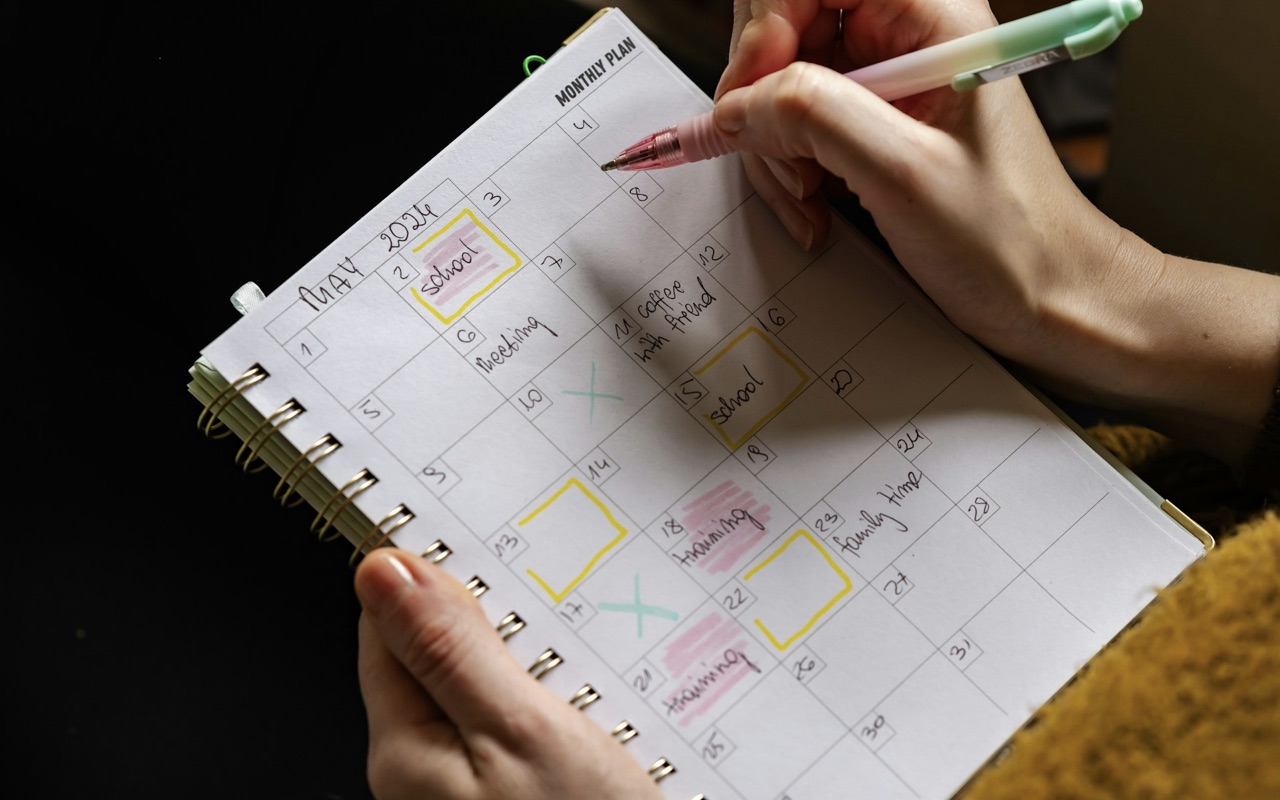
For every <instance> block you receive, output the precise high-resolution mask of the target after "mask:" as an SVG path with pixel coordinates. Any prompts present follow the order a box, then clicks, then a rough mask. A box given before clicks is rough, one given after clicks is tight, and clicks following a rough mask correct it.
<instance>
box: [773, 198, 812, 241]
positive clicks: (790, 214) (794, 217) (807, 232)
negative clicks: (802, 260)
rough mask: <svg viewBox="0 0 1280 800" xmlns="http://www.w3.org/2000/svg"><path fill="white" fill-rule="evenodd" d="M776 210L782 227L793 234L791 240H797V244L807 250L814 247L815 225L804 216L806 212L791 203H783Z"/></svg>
mask: <svg viewBox="0 0 1280 800" xmlns="http://www.w3.org/2000/svg"><path fill="white" fill-rule="evenodd" d="M776 210H777V212H778V219H780V220H782V226H783V227H784V228H786V229H787V233H789V234H791V238H792V239H795V240H796V244H798V245H800V246H801V247H802V248H804V249H805V250H808V249H809V248H810V247H812V246H813V223H812V222H810V221H809V218H808V217H806V216H805V215H804V212H803V211H801V210H800V209H799V208H798V207H797V206H795V205H792V204H791V203H783V204H782V205H781V206H780V207H779V208H778V209H776Z"/></svg>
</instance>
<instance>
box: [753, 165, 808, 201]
mask: <svg viewBox="0 0 1280 800" xmlns="http://www.w3.org/2000/svg"><path fill="white" fill-rule="evenodd" d="M761 160H763V161H764V163H765V165H766V166H767V167H769V171H770V172H772V173H773V177H775V178H777V179H778V183H780V184H782V188H783V189H786V190H787V191H788V192H790V193H791V196H792V197H794V198H795V199H797V200H803V199H804V181H802V180H801V179H800V170H798V169H796V168H795V167H793V166H791V165H790V164H788V163H787V162H785V161H779V160H778V159H776V158H770V157H768V156H762V157H761Z"/></svg>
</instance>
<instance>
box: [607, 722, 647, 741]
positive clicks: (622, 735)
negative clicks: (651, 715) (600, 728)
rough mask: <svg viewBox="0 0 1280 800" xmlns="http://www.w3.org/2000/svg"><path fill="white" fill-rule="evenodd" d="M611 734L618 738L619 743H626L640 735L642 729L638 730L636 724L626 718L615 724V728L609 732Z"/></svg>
mask: <svg viewBox="0 0 1280 800" xmlns="http://www.w3.org/2000/svg"><path fill="white" fill-rule="evenodd" d="M609 735H610V736H612V737H613V738H615V739H617V740H618V743H619V744H626V743H627V742H629V741H631V740H632V739H634V738H636V737H637V736H639V735H640V731H638V730H636V728H635V726H634V725H632V724H631V723H630V722H628V721H627V720H625V719H624V720H623V721H622V722H619V723H618V724H617V725H614V726H613V730H612V731H610V732H609Z"/></svg>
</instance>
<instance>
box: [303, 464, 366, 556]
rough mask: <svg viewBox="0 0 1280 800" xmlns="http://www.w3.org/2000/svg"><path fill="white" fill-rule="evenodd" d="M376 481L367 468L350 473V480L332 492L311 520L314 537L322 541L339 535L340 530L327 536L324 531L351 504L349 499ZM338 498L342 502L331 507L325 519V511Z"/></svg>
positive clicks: (353, 498)
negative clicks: (348, 491) (330, 511)
mask: <svg viewBox="0 0 1280 800" xmlns="http://www.w3.org/2000/svg"><path fill="white" fill-rule="evenodd" d="M377 482H378V478H377V476H375V475H374V474H373V473H372V472H370V471H369V470H368V469H367V468H362V469H361V470H360V471H359V472H357V473H356V474H355V475H352V476H351V480H349V481H347V482H346V483H344V484H343V485H342V488H341V489H339V490H338V491H336V492H334V493H333V495H332V496H331V497H330V498H329V499H328V500H326V501H325V503H324V505H323V506H321V508H320V511H319V513H317V514H316V518H315V519H313V520H312V521H311V532H312V533H314V534H315V535H316V538H317V539H319V540H320V541H322V542H328V541H332V540H333V539H335V538H337V537H338V536H341V535H342V534H341V532H340V531H337V530H335V531H334V532H333V533H332V534H330V535H329V536H325V533H326V532H327V531H328V530H329V528H330V527H332V526H333V522H334V520H336V519H337V518H338V515H339V514H341V513H342V512H343V510H344V509H345V508H346V507H347V506H349V505H351V501H353V500H355V499H356V497H358V496H359V495H360V493H361V492H363V491H365V490H366V489H368V488H369V487H370V486H372V485H374V484H375V483H377ZM353 487H354V488H353ZM348 489H351V490H352V491H351V494H347V490H348ZM338 498H342V502H341V503H338V505H337V506H336V507H334V508H333V513H332V514H330V515H329V518H328V519H327V520H326V519H325V513H326V512H328V511H329V508H330V507H331V506H333V504H334V501H336V500H337V499H338ZM321 522H323V523H324V525H323V526H322V525H321V524H320V523H321Z"/></svg>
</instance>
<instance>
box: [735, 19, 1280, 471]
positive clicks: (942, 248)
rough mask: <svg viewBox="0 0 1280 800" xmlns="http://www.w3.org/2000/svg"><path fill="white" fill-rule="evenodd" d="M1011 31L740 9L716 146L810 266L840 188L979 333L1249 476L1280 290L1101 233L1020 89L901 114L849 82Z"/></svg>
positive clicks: (937, 98)
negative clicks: (826, 198) (1245, 461)
mask: <svg viewBox="0 0 1280 800" xmlns="http://www.w3.org/2000/svg"><path fill="white" fill-rule="evenodd" d="M994 24H995V19H994V18H993V17H992V15H991V12H990V9H989V8H988V6H987V4H986V3H985V2H982V1H981V0H822V1H821V2H819V0H754V2H750V3H747V2H738V3H736V4H735V26H734V35H733V42H732V46H731V50H730V53H731V55H730V61H729V65H728V67H727V68H726V70H725V73H724V76H723V77H722V79H721V82H720V86H719V88H718V90H717V102H716V108H715V121H716V125H717V128H718V129H719V130H720V132H721V134H722V135H724V136H725V137H726V138H728V139H730V140H731V141H733V142H734V143H735V144H736V145H737V146H738V148H739V150H740V152H742V154H743V163H744V165H745V166H746V168H747V172H748V175H749V176H750V177H751V180H752V182H753V184H754V185H755V186H756V188H757V191H758V192H759V194H760V195H761V197H762V198H763V199H764V200H765V201H766V202H767V203H769V204H770V206H771V207H773V208H774V209H775V211H777V212H778V214H779V217H780V218H781V219H782V220H783V222H784V224H786V227H787V228H788V230H789V231H791V233H792V235H793V237H794V238H796V240H797V241H798V242H799V243H800V244H801V245H802V246H805V247H811V246H813V245H814V244H816V241H817V240H818V239H819V238H820V236H821V234H822V232H823V231H824V230H825V225H826V221H825V217H824V216H823V215H825V214H826V213H827V211H826V207H825V204H824V202H823V201H822V199H821V194H822V193H821V191H820V189H821V186H822V184H823V178H824V176H826V177H834V178H835V179H837V180H838V181H840V182H841V183H842V184H843V185H844V186H845V187H847V189H848V190H849V191H851V192H852V193H853V194H854V195H856V196H857V198H858V200H859V202H860V203H861V204H862V206H863V207H864V208H866V209H867V211H868V212H870V214H871V216H872V217H873V219H874V220H875V223H876V225H877V228H878V229H879V231H880V233H881V234H882V235H883V236H884V237H885V239H886V240H887V241H888V243H889V245H890V247H891V248H892V250H893V254H894V256H895V257H896V258H897V259H898V261H899V262H900V263H901V264H902V266H903V267H904V268H905V269H906V270H907V271H908V272H909V273H910V275H911V277H912V278H913V279H914V280H915V281H916V282H917V284H919V286H920V287H921V288H922V289H923V290H924V291H925V292H926V293H927V294H928V295H929V296H930V298H932V299H933V301H934V302H935V303H937V305H938V306H939V307H940V308H941V309H942V311H943V312H944V313H945V314H946V315H947V316H948V317H949V318H950V319H951V320H952V321H953V322H954V323H955V324H956V325H957V326H958V327H960V328H961V329H962V330H964V331H965V332H966V333H968V334H970V335H971V336H973V337H974V338H976V339H977V340H978V341H980V342H982V343H983V344H985V345H986V346H988V347H990V348H991V349H992V350H994V351H996V352H998V353H1000V354H1001V355H1003V356H1005V357H1007V358H1010V359H1012V360H1013V361H1016V362H1018V363H1020V364H1021V365H1023V366H1024V367H1026V368H1028V369H1029V370H1030V371H1031V373H1032V375H1033V376H1034V377H1035V378H1036V379H1037V380H1039V381H1040V382H1041V383H1042V384H1043V385H1045V386H1046V387H1047V388H1050V389H1053V390H1056V391H1059V392H1061V393H1063V394H1064V395H1066V396H1069V397H1073V398H1075V399H1078V400H1082V401H1085V402H1091V403H1095V404H1098V405H1103V406H1107V407H1125V408H1128V409H1130V410H1133V411H1135V412H1137V416H1138V420H1139V421H1145V422H1148V423H1149V424H1151V425H1152V427H1155V428H1157V429H1159V430H1163V431H1164V432H1166V433H1169V434H1170V435H1175V436H1180V437H1184V438H1187V439H1189V440H1190V441H1191V443H1193V444H1196V445H1198V446H1200V447H1201V448H1203V449H1205V450H1206V451H1208V452H1210V453H1213V454H1215V455H1219V456H1220V457H1222V458H1224V459H1226V460H1228V461H1234V460H1236V459H1238V458H1239V457H1240V455H1241V454H1242V452H1243V450H1244V448H1245V447H1247V446H1248V443H1249V441H1250V440H1251V439H1252V438H1253V435H1254V433H1255V432H1256V424H1257V421H1258V420H1260V419H1261V418H1262V416H1263V414H1264V413H1265V411H1266V410H1267V408H1268V406H1269V405H1270V402H1271V398H1272V392H1273V388H1274V387H1275V385H1276V380H1277V378H1278V377H1280V314H1277V313H1276V309H1277V308H1280V278H1277V277H1276V276H1273V275H1268V274H1266V273H1260V272H1254V271H1250V270H1242V269H1238V268H1235V267H1229V266H1224V265H1220V264H1210V263H1205V262H1198V261H1190V260H1187V259H1181V258H1176V257H1172V256H1168V255H1166V254H1164V253H1162V252H1160V251H1159V250H1157V249H1156V248H1154V247H1152V246H1150V245H1149V244H1147V243H1146V242H1145V241H1143V240H1142V239H1141V238H1139V237H1138V236H1136V235H1134V234H1133V233H1131V232H1130V231H1127V230H1125V229H1124V228H1122V227H1121V226H1119V225H1118V224H1116V223H1115V222H1114V221H1113V220H1111V219H1110V218H1109V217H1107V216H1106V215H1104V214H1102V213H1101V212H1100V211H1099V210H1098V209H1097V208H1096V207H1095V206H1094V205H1093V204H1092V203H1091V202H1090V201H1089V200H1088V199H1087V198H1085V197H1084V195H1082V194H1081V193H1080V191H1079V190H1078V189H1077V187H1076V186H1075V184H1074V182H1073V181H1072V180H1071V178H1070V176H1068V174H1067V172H1066V170H1065V169H1064V168H1063V166H1062V164H1061V161H1060V160H1059V158H1058V156H1057V154H1056V152H1055V151H1054V149H1053V147H1052V144H1051V143H1050V141H1049V138H1048V136H1047V134H1046V133H1045V131H1044V128H1043V127H1042V126H1041V124H1040V121H1039V119H1038V117H1037V115H1036V113H1035V110H1034V108H1033V107H1032V106H1031V103H1030V101H1029V99H1028V98H1027V95H1026V93H1025V91H1024V90H1023V88H1022V85H1021V82H1020V80H1019V79H1017V78H1008V79H1005V80H1000V81H997V82H994V83H992V84H989V85H985V86H982V87H980V88H978V89H976V90H973V91H971V92H966V93H958V92H955V91H952V90H951V89H950V88H941V89H935V90H932V91H929V92H925V93H923V94H920V95H917V96H914V97H908V98H904V99H901V100H898V101H896V102H894V103H887V102H885V101H883V100H881V99H880V98H879V97H877V96H875V95H874V94H873V93H872V92H870V91H868V90H866V89H865V88H863V87H862V86H859V85H858V84H856V83H854V82H853V81H850V80H849V79H847V78H845V77H843V75H842V74H841V73H842V72H846V71H849V70H851V69H854V68H856V67H859V66H864V65H866V64H870V63H875V62H878V61H882V60H884V59H886V58H890V57H893V56H896V55H900V54H902V53H905V52H909V51H914V50H919V49H922V48H924V47H928V46H930V45H933V44H938V43H940V42H943V41H947V40H951V39H955V38H957V37H959V36H963V35H965V34H968V33H972V32H974V31H977V30H981V29H983V28H986V27H989V26H991V25H994ZM1049 68H1050V69H1052V68H1053V67H1049ZM801 218H803V219H802V220H801ZM804 221H807V222H808V223H809V225H808V226H805V225H804V224H803V222H804Z"/></svg>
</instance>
